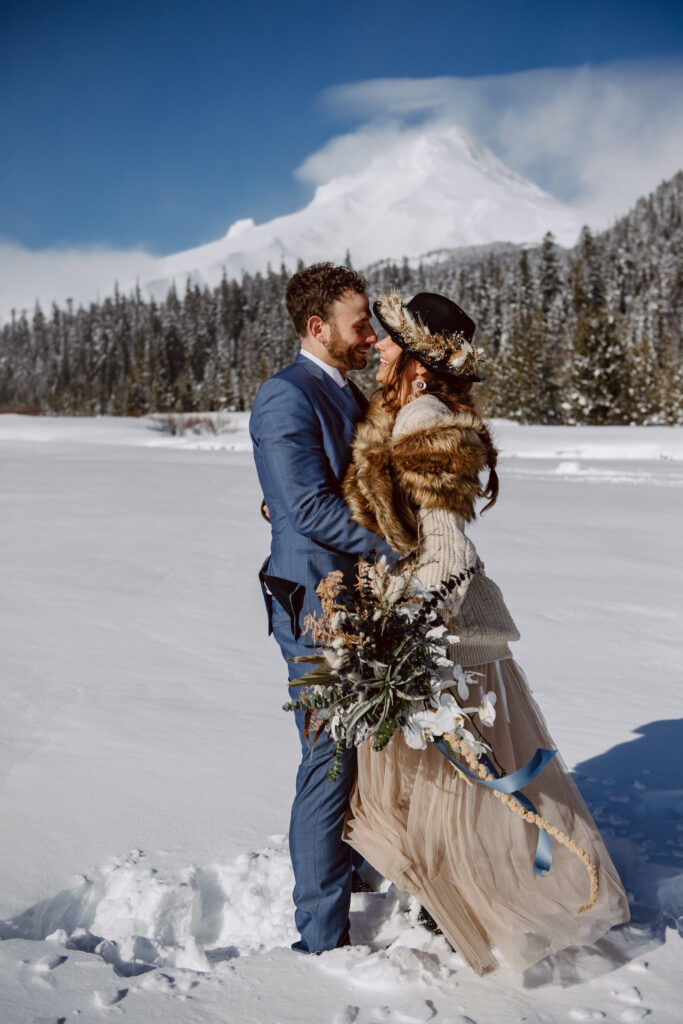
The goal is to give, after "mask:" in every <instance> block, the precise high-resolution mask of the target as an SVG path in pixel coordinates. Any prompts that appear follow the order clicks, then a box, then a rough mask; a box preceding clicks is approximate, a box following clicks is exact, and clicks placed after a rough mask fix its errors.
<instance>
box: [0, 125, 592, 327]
mask: <svg viewBox="0 0 683 1024" xmlns="http://www.w3.org/2000/svg"><path fill="white" fill-rule="evenodd" d="M378 138H379V139H381V142H378ZM303 172H304V174H305V175H306V177H307V178H308V180H313V181H314V182H315V183H317V188H316V190H315V194H314V196H313V198H312V199H311V201H310V203H308V205H307V206H306V207H304V209H302V210H299V211H298V212H296V213H292V214H288V215H287V216H283V217H276V218H275V219H274V220H271V221H268V222H267V223H264V224H255V223H254V222H253V220H251V219H249V218H247V219H243V220H238V221H236V222H235V223H234V224H233V225H232V226H231V228H230V230H229V231H228V232H227V234H226V235H225V236H224V237H223V238H220V239H218V241H216V242H211V243H209V244H207V245H202V246H199V247H197V248H194V249H187V250H185V251H183V252H179V253H175V254H173V255H170V256H165V257H154V256H151V255H150V254H149V253H146V252H144V251H142V250H139V251H129V252H125V251H123V252H118V251H113V250H111V251H109V250H106V249H101V250H97V249H95V250H93V251H92V252H91V251H87V252H84V251H79V250H77V249H73V250H61V251H60V250H57V249H55V250H44V251H42V252H35V253H34V252H30V251H28V250H25V249H23V248H22V247H21V246H15V245H10V244H7V243H5V244H4V245H3V243H2V242H1V241H0V266H2V268H3V273H2V281H0V323H2V321H3V320H9V319H10V317H11V313H12V310H15V311H16V312H17V313H18V312H20V311H21V310H26V311H27V312H28V313H29V314H31V313H32V311H33V308H34V305H35V302H36V300H38V301H39V302H40V303H41V305H42V307H43V309H46V310H49V308H50V306H51V304H52V303H53V302H56V303H57V304H58V305H61V306H64V305H65V304H66V302H67V300H68V299H72V300H73V301H74V303H75V304H76V305H79V304H81V303H84V304H87V303H88V302H91V301H101V300H103V299H104V298H105V297H106V296H107V295H111V294H112V293H113V291H114V284H115V282H117V283H118V287H119V291H120V292H122V293H124V294H127V293H128V292H130V291H131V290H132V289H133V288H134V287H135V286H136V285H138V286H139V287H140V290H141V292H142V294H143V295H145V296H147V297H151V296H153V297H155V298H157V299H163V298H165V296H166V294H167V292H168V289H169V287H170V285H171V283H172V282H175V284H176V287H177V288H178V289H179V290H182V289H184V287H185V282H186V280H187V278H188V277H189V278H190V279H191V280H192V281H196V282H197V283H199V284H206V285H208V286H209V287H212V286H215V285H216V284H218V283H219V282H220V279H221V277H222V276H223V273H224V272H225V273H226V274H227V276H228V277H229V278H231V277H235V278H237V279H240V278H241V276H242V273H243V272H244V271H249V272H251V273H254V272H256V271H258V270H260V271H265V270H266V268H267V267H268V264H270V265H271V266H272V267H273V269H276V270H277V269H279V267H280V265H281V263H284V264H285V265H286V266H287V267H288V268H289V269H290V270H292V271H293V270H294V269H295V267H296V264H297V261H298V260H299V259H301V260H303V261H304V263H307V264H308V263H312V262H315V261H316V260H332V261H334V262H341V261H343V260H344V258H345V256H346V253H347V252H350V253H351V258H352V261H353V264H354V266H356V267H365V266H368V265H369V264H371V263H374V262H376V261H378V260H382V259H394V260H401V259H402V258H403V257H408V258H409V259H411V260H416V259H418V258H420V257H422V256H425V255H427V254H428V253H434V252H435V251H437V250H451V249H454V248H459V247H461V246H476V245H482V244H487V243H494V242H525V243H534V242H538V241H540V239H541V237H542V236H543V234H545V232H546V231H548V230H551V231H553V232H554V234H555V236H556V237H557V239H558V241H559V242H561V243H563V244H565V245H572V244H573V243H574V241H575V240H576V238H577V236H578V233H579V229H580V226H581V222H580V219H579V215H578V214H577V213H576V212H575V211H574V210H573V209H572V208H571V207H569V206H567V205H566V204H564V203H561V202H559V201H558V200H557V199H555V198H553V196H551V195H549V194H548V193H547V192H544V191H543V190H542V189H540V188H539V187H538V186H537V185H534V184H533V183H532V182H530V181H528V180H526V179H524V178H522V177H520V176H519V175H518V174H515V173H514V172H513V171H511V170H510V169H509V168H508V167H506V166H505V164H503V163H502V162H501V161H500V160H499V159H498V158H497V157H496V156H495V155H494V154H493V153H492V152H491V151H490V150H489V149H487V148H486V147H485V146H483V145H482V144H480V143H479V142H477V141H476V140H475V139H474V138H473V137H472V136H470V135H468V134H467V133H466V132H465V131H464V130H463V129H461V128H460V127H458V126H457V125H455V124H453V123H448V124H446V123H443V124H436V123H432V124H429V125H426V126H424V125H423V126H420V127H414V128H410V129H401V130H395V131H387V132H386V134H385V135H384V136H382V135H381V134H380V135H379V136H378V135H374V136H372V137H369V138H368V142H367V146H366V147H364V146H363V145H362V143H361V146H360V147H358V146H356V148H355V149H354V150H353V151H352V152H349V147H348V146H347V147H346V149H345V148H344V137H341V138H338V139H333V140H332V141H331V143H330V144H329V145H328V146H327V147H325V148H324V149H323V150H322V151H321V152H320V153H316V154H314V155H313V156H312V157H310V158H309V159H308V160H307V161H306V163H305V164H304V167H303Z"/></svg>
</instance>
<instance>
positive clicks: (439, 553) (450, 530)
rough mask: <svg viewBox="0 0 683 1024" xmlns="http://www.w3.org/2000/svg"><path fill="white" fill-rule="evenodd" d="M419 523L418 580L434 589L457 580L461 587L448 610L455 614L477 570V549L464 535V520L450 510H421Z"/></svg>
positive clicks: (454, 594) (451, 600)
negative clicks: (452, 578) (451, 578)
mask: <svg viewBox="0 0 683 1024" xmlns="http://www.w3.org/2000/svg"><path fill="white" fill-rule="evenodd" d="M418 521H419V526H420V546H419V555H418V565H419V568H418V572H417V575H418V578H419V580H420V582H421V583H422V585H423V586H425V587H433V586H437V585H438V584H439V583H443V582H446V581H447V580H448V579H450V577H451V576H456V577H457V578H458V583H457V586H456V587H455V589H454V590H453V591H452V592H451V595H450V598H449V602H448V605H449V609H450V610H451V611H452V612H453V613H454V614H455V613H456V612H457V611H458V610H459V609H460V606H461V605H462V602H463V601H464V599H465V594H466V593H467V588H468V586H469V582H470V579H471V577H472V574H473V572H474V571H475V568H476V567H477V566H478V563H479V556H478V554H477V549H476V548H475V546H474V544H473V543H472V541H471V540H470V538H469V537H467V536H466V534H465V533H464V531H463V529H462V527H461V520H459V519H458V517H457V516H456V515H455V513H454V512H449V511H448V509H441V508H428V509H421V510H420V512H419V513H418Z"/></svg>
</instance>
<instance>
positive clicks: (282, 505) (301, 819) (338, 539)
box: [249, 355, 392, 953]
mask: <svg viewBox="0 0 683 1024" xmlns="http://www.w3.org/2000/svg"><path fill="white" fill-rule="evenodd" d="M366 409H367V401H366V399H365V398H364V396H363V394H362V392H361V391H359V390H358V388H357V387H356V386H355V385H354V384H353V383H351V382H350V381H349V382H348V383H347V386H346V387H345V388H340V387H339V385H338V384H337V383H336V382H335V381H334V380H333V379H332V378H331V377H330V376H329V375H328V374H327V373H325V371H324V370H323V369H322V368H321V367H320V366H318V365H317V364H316V363H314V362H313V361H312V360H310V359H307V358H306V357H305V356H302V355H298V356H297V357H296V359H295V360H294V362H293V363H292V364H291V365H290V366H287V367H285V368H284V369H283V370H280V372H279V373H276V374H275V376H273V377H271V378H270V380H268V381H266V383H265V384H263V385H262V387H261V388H260V390H259V392H258V395H257V396H256V401H255V403H254V408H253V410H252V414H251V419H250V423H249V428H250V432H251V439H252V443H253V446H254V458H255V461H256V471H257V473H258V477H259V482H260V484H261V489H262V491H263V496H264V498H265V501H266V504H267V506H268V510H269V513H270V520H271V526H272V542H271V551H270V556H269V558H268V559H267V560H266V562H265V563H264V565H263V568H262V569H261V573H260V579H261V584H262V586H263V594H264V598H265V601H266V607H267V609H268V620H269V632H271V631H272V633H273V634H274V636H275V639H276V640H277V642H278V644H279V645H280V649H281V651H282V654H283V656H284V657H285V659H289V658H292V657H294V656H295V655H301V654H311V653H312V647H313V644H312V641H311V638H310V636H309V635H305V636H303V635H302V634H301V630H302V627H303V621H304V619H305V617H306V615H307V614H309V613H310V612H313V611H318V612H319V611H320V599H319V598H318V596H317V595H316V593H315V588H316V587H317V585H318V583H319V582H320V580H321V579H323V578H324V577H325V576H327V574H328V573H329V572H331V571H332V570H333V569H341V570H342V572H343V573H344V575H345V578H346V580H347V582H349V583H350V584H352V583H353V578H354V566H355V564H356V563H357V561H358V560H359V559H360V558H363V557H366V558H367V557H369V556H370V555H371V552H372V551H378V552H379V553H383V554H387V555H389V556H390V555H392V552H391V551H390V549H389V548H388V547H387V546H386V545H385V544H384V542H383V541H382V540H381V539H380V538H379V537H378V536H377V535H376V534H374V533H370V532H369V531H368V530H365V529H363V527H361V526H358V525H357V524H356V523H354V522H353V520H352V519H351V517H350V515H349V510H348V508H347V506H346V504H345V502H344V499H343V497H342V493H341V482H342V480H343V478H344V474H345V472H346V469H347V467H348V464H349V461H350V456H351V439H352V436H353V429H354V426H355V424H356V423H357V422H358V420H359V419H360V418H361V417H362V416H363V414H364V413H365V411H366ZM269 592H270V593H269ZM311 667H312V666H311V665H309V664H305V663H304V664H300V663H294V662H291V661H288V668H289V680H290V681H293V680H295V679H298V678H299V677H301V676H302V675H305V674H306V672H309V671H310V669H311ZM290 694H291V695H292V696H293V697H296V696H297V694H298V688H290ZM295 717H296V722H297V727H298V729H299V736H300V739H301V751H302V760H301V764H300V766H299V770H298V772H297V779H296V796H295V799H294V804H293V806H292V816H291V821H290V831H289V847H290V853H291V857H292V865H293V867H294V878H295V887H294V903H295V905H296V914H295V920H296V925H297V928H298V929H299V932H300V935H301V939H300V941H299V942H297V943H295V945H294V946H293V948H294V949H297V950H300V951H301V952H306V953H313V952H319V951H321V950H324V949H333V948H334V947H336V946H339V945H342V944H344V943H346V942H348V929H349V904H350V898H351V868H352V863H351V857H352V851H351V848H350V847H349V846H347V845H346V843H344V842H343V841H342V838H341V831H342V826H343V822H344V815H345V813H346V808H347V805H348V794H349V790H350V788H351V785H352V783H353V778H354V775H355V769H356V756H355V750H350V751H347V752H346V756H345V759H344V764H343V769H342V774H341V776H340V778H339V779H338V780H337V781H336V782H333V783H331V782H328V781H327V771H328V768H329V762H330V758H331V756H332V752H333V747H334V744H333V743H332V742H331V741H330V739H329V737H328V735H327V733H324V734H323V735H322V736H321V737H320V739H319V740H318V742H317V744H316V746H315V750H314V751H313V754H312V755H311V752H310V748H309V745H308V743H307V741H306V738H305V736H304V732H303V718H304V715H303V713H302V712H296V714H295Z"/></svg>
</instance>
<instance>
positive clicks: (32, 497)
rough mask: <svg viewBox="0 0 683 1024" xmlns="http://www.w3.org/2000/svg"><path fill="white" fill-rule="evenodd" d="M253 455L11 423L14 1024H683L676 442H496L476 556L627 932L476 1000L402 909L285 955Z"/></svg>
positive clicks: (272, 652)
mask: <svg viewBox="0 0 683 1024" xmlns="http://www.w3.org/2000/svg"><path fill="white" fill-rule="evenodd" d="M245 427H246V423H245V417H244V416H237V417H234V418H233V420H232V422H231V423H229V424H225V428H226V431H227V432H226V433H225V434H222V435H218V436H213V435H212V436H208V435H207V436H193V435H186V436H185V437H183V438H178V437H175V438H174V437H164V436H163V435H161V434H160V433H159V431H158V430H157V429H155V428H154V427H153V426H152V425H151V424H150V422H149V421H147V420H142V419H141V420H131V419H129V420H113V419H106V418H99V419H93V420H87V419H47V418H40V419H31V418H29V417H18V416H4V417H0V473H1V475H2V481H3V486H2V489H0V519H1V521H2V530H1V531H0V570H1V574H2V598H1V602H0V633H1V634H2V637H3V643H2V646H1V647H0V678H1V679H2V689H1V691H0V781H1V783H2V789H1V792H0V821H1V822H2V828H1V829H0V877H2V879H3V885H2V891H1V894H0V919H1V920H0V936H1V937H3V938H4V939H6V941H3V942H0V1020H2V1022H3V1024H29V1022H32V1024H33V1022H51V1024H54V1022H56V1021H66V1022H69V1024H71V1022H72V1021H75V1020H78V1021H80V1022H83V1024H94V1022H96V1021H101V1020H102V1019H103V1018H105V1017H106V1016H107V1015H111V1014H112V1013H113V1014H116V1015H117V1016H120V1017H122V1019H124V1020H128V1021H130V1022H131V1024H151V1022H155V1021H159V1022H162V1021H163V1022H164V1024H213V1022H216V1024H218V1022H219V1021H221V1022H222V1021H231V1022H234V1024H251V1022H254V1024H353V1022H356V1024H377V1022H382V1021H388V1022H389V1024H418V1022H426V1021H434V1022H435V1024H466V1022H469V1024H473V1022H476V1024H518V1022H520V1021H523V1020H527V1021H538V1022H540V1021H544V1022H546V1024H564V1022H566V1021H598V1020H605V1021H606V1022H633V1021H638V1020H641V1019H643V1018H645V1017H647V1018H648V1020H652V1022H653V1024H677V1022H678V1021H679V1019H680V999H681V981H680V956H681V940H680V937H679V935H678V934H677V931H676V926H678V930H679V931H680V932H683V923H682V922H683V856H682V854H681V849H682V846H681V837H682V836H683V802H682V799H681V788H680V778H681V774H682V773H683V762H682V761H681V751H683V732H682V726H683V722H682V720H681V717H680V679H681V673H682V672H683V646H682V645H681V635H682V630H681V611H680V600H679V592H680V565H681V562H682V560H683V548H682V546H681V544H682V541H681V537H682V534H681V530H680V522H681V518H682V517H683V472H682V470H681V466H682V461H681V459H682V457H683V443H682V435H683V431H681V430H679V429H675V428H674V429H664V428H661V429H656V430H650V429H642V428H635V429H629V428H624V429H623V430H603V429H598V430H591V429H590V428H586V429H584V430H581V431H577V430H572V429H566V428H539V427H528V428H527V427H518V426H515V425H511V424H506V423H505V422H502V421H498V422H497V423H496V433H497V437H498V441H499V444H500V446H501V448H502V449H503V450H504V452H505V453H506V456H507V458H505V459H503V460H502V462H501V464H500V471H501V498H500V500H499V504H498V506H497V507H496V508H495V509H494V510H492V511H491V512H490V513H488V514H487V515H486V516H485V517H483V519H482V521H481V522H479V523H477V524H476V526H474V527H473V535H474V538H475V540H476V542H477V545H478V547H479V549H480V551H481V552H482V555H483V557H484V558H485V560H486V565H487V569H488V571H489V572H490V573H491V575H492V576H493V577H494V578H495V579H497V580H498V581H499V582H500V583H501V585H502V587H503V590H504V592H505V594H506V598H507V599H508V602H509V604H510V606H511V608H512V609H513V611H514V613H515V617H516V619H517V621H518V622H519V624H520V627H521V630H522V634H523V639H522V641H521V642H520V643H519V644H517V645H516V651H515V653H516V656H517V657H518V659H519V661H520V663H521V664H522V665H523V666H524V668H525V670H526V672H527V674H528V676H529V679H530V682H531V685H532V687H533V689H534V691H535V696H536V699H537V700H538V701H539V702H540V704H541V706H542V708H543V710H544V711H545V713H546V716H547V718H548V722H549V725H550V729H551V732H552V733H553V734H554V737H555V740H556V741H557V743H558V745H559V747H560V749H561V751H562V753H563V754H564V757H565V759H566V760H567V762H568V763H569V765H570V766H573V768H574V770H575V772H576V777H577V780H578V781H579V783H580V785H581V787H582V789H583V791H584V793H585V795H586V798H587V800H588V802H589V805H590V807H591V808H592V810H593V812H594V814H595V816H596V819H597V821H598V823H599V824H600V827H601V828H602V830H603V833H604V836H605V838H606V841H607V844H608V846H609V848H610V851H611V853H612V855H613V857H614V860H615V863H616V864H617V867H618V869H619V870H620V872H621V873H622V877H623V878H624V881H625V884H626V887H627V889H628V890H629V892H630V894H631V900H632V909H633V917H634V920H633V924H632V925H630V926H628V927H627V928H624V929H621V930H619V931H617V932H614V933H613V934H611V935H610V936H609V937H607V938H606V939H605V940H603V941H602V942H601V943H599V944H598V946H596V947H593V948H592V949H590V950H583V951H567V952H566V953H565V954H563V955H562V956H559V957H556V958H555V959H554V960H553V961H551V962H546V963H544V964H543V965H541V966H540V967H539V968H537V969H534V970H532V971H531V972H528V973H527V975H526V976H524V977H519V976H516V975H515V974H514V973H513V972H511V971H509V970H508V969H507V968H502V969H501V970H500V971H498V972H496V973H495V974H494V975H492V976H489V977H487V978H478V977H476V976H474V975H473V974H472V972H471V971H470V970H469V969H468V968H467V967H466V966H465V965H464V964H463V962H462V961H461V959H460V957H459V956H458V955H457V954H453V953H452V952H451V951H450V950H449V949H448V948H447V946H446V945H445V943H444V941H443V939H442V938H439V937H435V936H433V935H431V934H430V933H428V932H426V931H425V930H424V929H423V928H421V927H420V926H419V925H418V924H417V923H416V915H417V907H416V906H415V904H414V902H413V901H411V900H410V899H406V898H405V897H403V896H401V895H399V894H398V893H396V892H395V890H393V889H392V888H391V887H389V886H388V885H387V883H382V884H381V885H380V886H379V891H377V892H375V893H369V894H362V895H359V896H357V897H354V905H353V916H352V937H353V940H354V946H353V947H351V948H350V949H346V950H337V951H334V952H332V953H328V954H325V955H324V956H321V957H311V958H307V957H302V956H298V955H296V954H294V953H292V952H291V951H290V950H289V948H288V944H289V942H290V941H291V938H292V919H291V914H292V904H291V896H290V891H291V874H290V868H289V862H288V857H287V852H286V838H285V833H286V830H287V822H288V812H289V804H290V801H291V796H292V791H293V785H294V773H295V767H296V762H297V747H298V741H297V739H296V737H295V731H294V727H293V723H292V722H291V720H290V719H289V717H288V716H287V715H286V714H284V713H283V712H282V711H281V710H280V707H281V704H282V701H283V699H284V697H285V692H286V691H285V685H284V671H283V665H282V663H281V659H280V656H279V653H278V651H277V648H276V646H275V644H274V642H273V641H272V640H271V641H268V640H267V639H266V636H265V619H264V613H263V608H262V606H261V597H260V594H259V591H258V587H257V585H256V576H255V573H256V570H257V568H258V566H259V564H260V561H261V559H262V557H263V555H264V554H265V552H266V550H267V545H268V529H267V527H266V524H265V523H264V522H263V521H262V520H261V518H260V516H259V514H258V505H259V490H258V485H257V481H256V478H255V474H254V470H253V466H252V460H251V455H250V453H249V452H248V451H247V450H245V449H246V447H247V444H248V442H247V435H246V430H245ZM150 442H151V444H150Z"/></svg>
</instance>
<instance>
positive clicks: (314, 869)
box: [272, 601, 363, 953]
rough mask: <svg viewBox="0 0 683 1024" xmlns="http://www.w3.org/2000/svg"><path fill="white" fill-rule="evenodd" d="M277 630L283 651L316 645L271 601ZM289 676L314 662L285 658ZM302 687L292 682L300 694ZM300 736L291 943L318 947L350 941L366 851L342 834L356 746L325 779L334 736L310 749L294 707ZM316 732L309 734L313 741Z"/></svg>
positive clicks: (304, 651)
mask: <svg viewBox="0 0 683 1024" xmlns="http://www.w3.org/2000/svg"><path fill="white" fill-rule="evenodd" d="M272 619H273V635H274V636H275V639H276V640H277V642H278V644H279V646H280V650H281V651H282V655H283V657H284V658H285V659H289V658H291V657H294V656H296V655H310V654H313V653H314V650H313V648H311V647H306V646H304V645H303V644H302V643H300V642H297V641H296V640H295V639H294V637H293V635H292V628H291V624H290V619H289V616H288V615H287V613H286V612H285V611H283V609H282V608H281V607H280V606H279V605H278V603H277V601H273V613H272ZM287 664H288V670H289V680H290V682H291V681H292V680H295V679H299V678H300V677H301V676H304V675H306V673H307V672H310V671H311V669H312V668H313V667H314V666H312V665H311V664H308V663H306V662H303V663H299V662H291V661H287ZM299 690H300V687H290V690H289V692H290V696H291V697H292V699H295V698H297V697H298V696H299ZM294 717H295V719H296V725H297V728H298V730H299V738H300V741H301V763H300V765H299V769H298V771H297V775H296V795H295V797H294V803H293V804H292V814H291V819H290V826H289V851H290V855H291V858H292V867H293V869H294V893H293V896H294V905H295V908H296V911H295V915H294V920H295V922H296V926H297V929H298V931H299V934H300V936H301V938H300V939H299V941H298V942H295V943H294V944H293V946H292V949H294V950H296V951H298V952H301V953H319V952H322V951H323V950H326V949H334V948H336V947H337V946H341V945H346V944H347V943H348V941H349V906H350V902H351V889H352V881H353V875H354V869H355V868H356V867H357V866H359V865H360V864H362V863H363V859H362V857H360V855H359V854H357V853H356V852H355V851H354V850H352V849H351V847H350V846H348V845H347V844H346V843H345V842H344V841H343V840H342V837H341V834H342V828H343V825H344V818H345V815H346V811H347V809H348V803H349V793H350V791H351V787H352V785H353V781H354V778H355V775H356V750H355V748H352V749H351V750H346V751H345V752H344V757H343V760H342V765H341V773H340V775H339V778H337V780H336V781H335V782H328V781H327V772H328V770H329V767H330V762H331V760H332V755H333V753H334V742H333V740H331V738H330V736H329V735H328V733H327V732H323V733H322V734H321V735H320V738H319V739H318V742H317V743H316V744H315V749H314V750H313V751H312V752H311V746H310V745H309V743H308V742H307V740H306V737H305V735H304V718H305V712H303V711H296V712H294ZM313 738H314V733H311V734H310V739H311V745H312V744H313Z"/></svg>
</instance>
